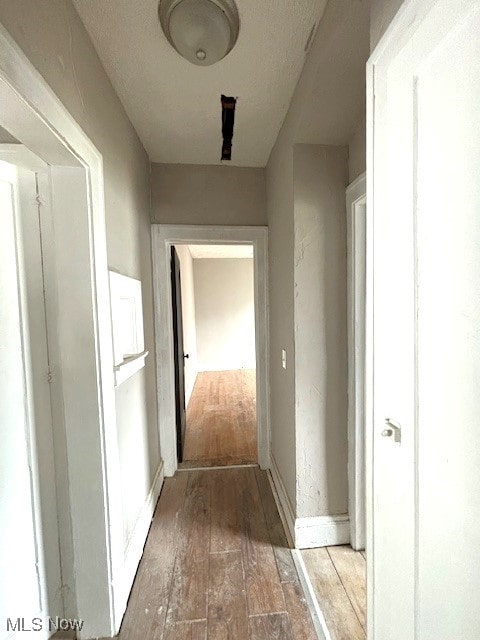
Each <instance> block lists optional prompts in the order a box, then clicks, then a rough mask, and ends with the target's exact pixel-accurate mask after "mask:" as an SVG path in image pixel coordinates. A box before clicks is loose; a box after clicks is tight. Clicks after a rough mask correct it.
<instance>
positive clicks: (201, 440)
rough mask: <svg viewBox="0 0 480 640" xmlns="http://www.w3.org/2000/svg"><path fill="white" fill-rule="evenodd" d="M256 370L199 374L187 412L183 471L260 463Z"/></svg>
mask: <svg viewBox="0 0 480 640" xmlns="http://www.w3.org/2000/svg"><path fill="white" fill-rule="evenodd" d="M255 397H256V393H255V370H251V369H241V370H238V371H207V372H202V373H199V374H198V376H197V380H196V382H195V387H194V389H193V393H192V397H191V398H190V402H189V403H188V408H187V428H186V435H185V446H184V454H183V459H184V463H183V465H182V466H183V467H188V466H190V467H191V466H196V467H202V466H224V465H235V464H251V463H256V462H257V415H256V405H255Z"/></svg>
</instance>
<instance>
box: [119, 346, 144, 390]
mask: <svg viewBox="0 0 480 640" xmlns="http://www.w3.org/2000/svg"><path fill="white" fill-rule="evenodd" d="M147 356H148V351H144V352H143V353H139V354H138V355H137V356H131V357H130V358H126V359H125V360H124V361H123V362H122V363H120V364H117V365H116V366H115V386H116V387H118V386H119V385H120V384H122V382H125V380H128V378H130V377H131V376H133V375H134V374H135V373H137V371H140V369H143V367H144V366H145V359H146V357H147Z"/></svg>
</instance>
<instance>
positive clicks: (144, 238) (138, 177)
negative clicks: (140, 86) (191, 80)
mask: <svg viewBox="0 0 480 640" xmlns="http://www.w3.org/2000/svg"><path fill="white" fill-rule="evenodd" d="M0 22H1V23H2V24H3V25H4V26H5V27H6V28H7V30H8V31H9V32H10V34H11V35H12V36H13V38H14V39H15V40H16V41H17V43H18V44H19V46H20V47H21V48H22V49H23V51H24V52H25V54H26V55H27V57H28V58H29V59H30V61H31V62H32V63H33V65H34V66H35V67H36V68H37V69H38V71H39V72H40V73H41V74H42V76H43V77H44V78H45V80H46V82H47V83H48V84H49V85H50V87H51V88H52V89H53V91H54V92H55V93H56V95H57V96H58V98H59V99H60V100H61V101H62V102H63V104H64V105H65V106H66V108H67V109H68V110H69V111H70V113H71V114H72V116H73V117H74V118H75V120H76V121H77V122H78V124H79V125H80V126H81V127H82V129H83V130H84V131H85V133H86V134H87V135H88V136H89V137H90V139H91V140H92V142H93V143H94V145H95V146H96V147H97V148H98V149H99V151H100V152H101V153H102V156H103V160H104V173H105V207H106V234H107V251H108V262H109V266H110V267H112V268H113V269H115V270H117V271H120V272H121V273H124V274H126V275H129V276H133V277H135V278H140V279H141V280H142V283H143V300H144V319H145V348H146V349H148V350H149V352H150V355H149V356H148V358H147V365H146V368H145V369H143V370H142V371H141V372H140V373H138V374H136V375H135V376H133V377H132V378H130V379H129V380H128V381H127V382H125V383H124V384H122V385H121V386H120V387H119V388H118V389H117V392H116V400H117V427H118V442H119V446H120V459H121V465H122V476H123V491H124V525H125V526H124V534H125V538H127V537H128V535H129V534H130V532H131V530H132V527H133V524H134V522H135V520H136V517H137V515H138V513H139V510H140V508H141V506H142V505H143V503H144V500H145V498H146V496H147V494H148V491H149V489H150V486H151V483H152V480H153V477H154V474H155V472H156V470H157V467H158V464H159V458H160V454H159V443H158V433H157V415H156V391H155V361H154V355H153V354H154V344H153V311H152V308H153V305H152V281H151V274H152V270H151V255H150V219H149V217H150V186H149V172H150V168H149V161H148V158H147V155H146V153H145V150H144V149H143V146H142V144H141V143H140V141H139V139H138V137H137V135H136V133H135V131H134V129H133V127H132V125H131V124H130V121H129V120H128V117H127V115H126V114H125V111H124V110H123V107H122V105H121V104H120V101H119V99H118V98H117V96H116V94H115V92H114V90H113V88H112V86H111V84H110V81H109V80H108V78H107V76H106V74H105V71H104V69H103V67H102V65H101V63H100V60H99V58H98V56H97V54H96V52H95V50H94V48H93V46H92V43H91V41H90V39H89V37H88V35H87V33H86V31H85V29H84V27H83V25H82V23H81V21H80V18H79V17H78V15H77V13H76V11H75V9H74V8H73V5H72V4H71V2H70V0H48V1H47V2H39V1H38V0H21V1H19V0H2V2H0ZM0 124H1V123H0ZM132 478H134V480H132Z"/></svg>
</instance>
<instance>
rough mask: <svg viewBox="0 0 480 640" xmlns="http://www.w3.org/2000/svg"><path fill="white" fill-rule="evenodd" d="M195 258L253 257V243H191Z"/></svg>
mask: <svg viewBox="0 0 480 640" xmlns="http://www.w3.org/2000/svg"><path fill="white" fill-rule="evenodd" d="M188 248H189V249H190V253H191V255H192V258H193V259H194V260H199V259H201V258H253V246H252V245H251V244H206V245H203V244H189V245H188Z"/></svg>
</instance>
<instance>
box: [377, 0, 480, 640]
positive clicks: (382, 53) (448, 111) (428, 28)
mask: <svg viewBox="0 0 480 640" xmlns="http://www.w3.org/2000/svg"><path fill="white" fill-rule="evenodd" d="M369 66H370V72H371V73H370V78H371V82H370V89H369V93H370V96H369V102H370V126H371V134H372V135H371V136H370V152H371V153H370V163H369V164H370V167H369V168H370V172H371V179H370V194H369V202H371V203H373V209H372V210H371V215H372V219H373V223H372V235H371V241H372V245H371V248H372V250H373V253H372V256H373V258H372V262H371V265H372V269H373V278H374V293H373V295H374V312H373V325H372V327H371V329H372V333H371V335H372V336H373V339H372V346H373V361H372V364H373V366H372V374H373V375H372V377H371V386H370V392H371V396H370V401H371V408H372V411H371V414H370V415H371V424H370V426H371V439H370V450H369V453H370V456H371V457H370V462H371V473H372V475H371V477H370V480H371V485H370V489H371V490H370V513H369V522H370V528H369V533H370V539H369V543H370V544H369V547H370V554H371V555H370V556H369V560H370V558H371V559H372V560H373V562H372V563H371V564H370V569H369V587H368V588H369V607H370V620H369V638H370V639H373V638H375V640H385V639H386V638H388V640H410V639H411V640H413V639H414V638H415V639H416V640H478V638H479V637H480V589H479V580H480V471H479V470H480V435H479V433H480V429H479V427H480V178H479V176H480V108H479V105H480V0H437V1H436V2H434V1H432V0H423V1H422V0H417V1H412V2H409V3H406V4H405V6H404V8H403V9H402V10H401V12H400V14H399V16H397V20H396V23H395V24H394V25H393V28H392V29H391V30H390V32H389V33H388V34H387V36H386V38H385V39H384V41H383V43H381V44H380V46H379V48H378V50H377V52H374V54H373V56H372V60H371V62H370V65H369ZM387 418H390V419H391V421H392V422H393V425H392V424H387V423H386V419H387ZM395 425H399V426H400V427H401V442H396V441H395V435H396V434H397V432H398V431H397V429H396V428H395Z"/></svg>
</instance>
